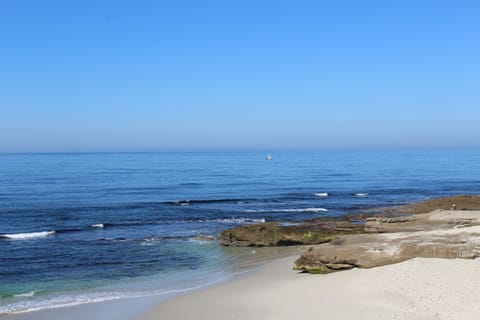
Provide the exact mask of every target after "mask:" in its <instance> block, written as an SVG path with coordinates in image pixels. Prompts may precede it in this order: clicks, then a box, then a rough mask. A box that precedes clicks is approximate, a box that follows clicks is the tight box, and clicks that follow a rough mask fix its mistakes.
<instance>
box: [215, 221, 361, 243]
mask: <svg viewBox="0 0 480 320" xmlns="http://www.w3.org/2000/svg"><path fill="white" fill-rule="evenodd" d="M363 227H364V226H363V224H356V223H354V222H351V221H336V220H325V221H315V222H301V223H290V222H287V223H282V222H267V223H262V224H254V225H248V226H242V227H238V228H232V229H228V230H225V231H223V232H222V234H221V237H222V245H224V246H230V247H272V246H293V245H310V244H319V243H325V242H329V241H331V240H332V239H333V238H334V237H336V236H338V235H346V234H358V233H363V232H364V231H363Z"/></svg>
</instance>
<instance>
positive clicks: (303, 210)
mask: <svg viewBox="0 0 480 320" xmlns="http://www.w3.org/2000/svg"><path fill="white" fill-rule="evenodd" d="M327 211H328V210H327V209H325V208H294V209H259V210H244V212H327Z"/></svg>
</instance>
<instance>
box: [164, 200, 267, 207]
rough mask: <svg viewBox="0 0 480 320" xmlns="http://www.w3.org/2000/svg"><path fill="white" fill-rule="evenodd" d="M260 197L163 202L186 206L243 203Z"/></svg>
mask: <svg viewBox="0 0 480 320" xmlns="http://www.w3.org/2000/svg"><path fill="white" fill-rule="evenodd" d="M259 200H260V199H254V198H225V199H196V200H177V201H165V202H163V204H168V205H175V206H188V205H191V204H208V203H245V202H249V201H259Z"/></svg>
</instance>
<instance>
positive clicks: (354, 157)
mask: <svg viewBox="0 0 480 320" xmlns="http://www.w3.org/2000/svg"><path fill="white" fill-rule="evenodd" d="M479 190H480V151H477V150H435V151H418V150H417V151H382V152H379V151H369V152H346V151H343V152H277V153H274V154H273V161H266V154H264V153H105V154H102V153H97V154H3V155H0V299H1V300H0V314H1V313H2V312H3V313H4V312H15V311H25V310H36V309H42V308H47V307H52V306H60V305H69V304H77V303H84V302H89V301H100V300H106V299H112V298H119V297H123V296H141V295H149V294H158V293H162V292H169V291H176V290H184V289H188V288H191V287H195V286H197V285H201V284H203V283H205V282H208V281H212V280H215V279H216V278H218V277H220V276H221V275H222V274H224V270H225V269H227V268H228V267H229V266H230V265H231V264H234V263H235V261H236V260H235V257H236V252H235V250H236V249H228V248H222V247H221V246H220V245H219V243H218V241H201V240H198V239H196V238H197V237H198V236H200V235H201V236H212V237H218V235H219V233H220V232H221V231H222V230H224V229H226V228H229V227H234V226H238V225H242V224H247V223H253V222H263V221H277V220H304V219H311V218H315V217H320V216H328V215H344V214H347V213H355V212H363V211H368V210H370V209H372V208H376V207H383V206H392V205H399V204H404V203H408V202H412V201H419V200H424V199H427V198H431V197H439V196H446V195H455V194H460V193H467V194H476V193H479ZM324 193H328V196H326V195H325V194H324ZM238 250H239V251H238V252H240V251H241V250H240V249H238Z"/></svg>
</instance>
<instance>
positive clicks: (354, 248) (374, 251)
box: [294, 210, 480, 273]
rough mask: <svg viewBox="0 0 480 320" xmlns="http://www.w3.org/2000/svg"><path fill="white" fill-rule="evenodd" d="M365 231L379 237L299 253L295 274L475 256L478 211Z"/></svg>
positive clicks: (479, 245)
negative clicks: (425, 259)
mask: <svg viewBox="0 0 480 320" xmlns="http://www.w3.org/2000/svg"><path fill="white" fill-rule="evenodd" d="M365 229H366V231H368V232H382V233H373V234H372V233H371V234H359V235H350V236H340V237H337V238H335V239H334V240H333V241H331V242H330V243H328V244H324V245H319V246H316V247H314V248H313V247H312V248H311V249H310V250H309V251H307V252H305V253H303V254H302V255H301V256H300V258H299V259H298V260H297V261H295V266H294V268H295V269H296V270H300V271H305V272H310V273H328V272H332V271H337V270H344V269H351V268H354V267H359V268H372V267H376V266H382V265H387V264H392V263H397V262H401V261H405V260H409V259H412V258H415V257H422V258H449V259H453V258H467V259H473V258H476V257H478V256H480V211H445V210H436V211H434V212H431V213H428V214H419V215H415V216H410V217H407V218H405V219H403V218H401V219H388V218H376V219H375V218H371V219H368V221H367V223H366V225H365ZM383 232H388V233H383Z"/></svg>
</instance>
